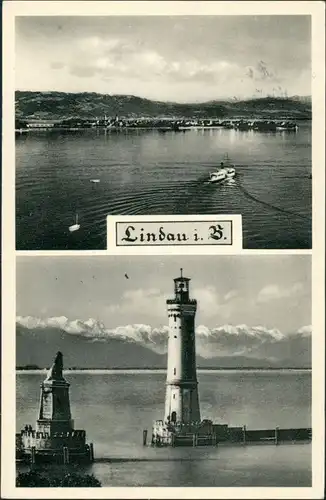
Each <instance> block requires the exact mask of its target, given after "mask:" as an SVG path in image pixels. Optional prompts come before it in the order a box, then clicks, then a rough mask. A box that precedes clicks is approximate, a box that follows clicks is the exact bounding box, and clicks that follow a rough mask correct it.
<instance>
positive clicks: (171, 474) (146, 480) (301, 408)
mask: <svg viewBox="0 0 326 500" xmlns="http://www.w3.org/2000/svg"><path fill="white" fill-rule="evenodd" d="M43 378H44V374H43V375H42V374H28V373H24V374H19V375H17V429H20V428H22V427H23V426H24V425H25V423H33V422H35V419H36V415H37V409H38V401H39V383H40V382H41V381H42V380H43ZM66 378H67V380H68V381H69V382H70V383H71V391H70V392H71V406H72V414H73V418H74V419H75V428H77V429H78V428H80V429H86V431H87V435H88V440H89V441H90V442H93V443H94V446H95V455H96V457H98V458H101V459H106V461H101V462H99V463H95V464H93V465H92V466H91V470H92V471H93V472H94V474H95V475H96V476H97V477H98V478H99V479H100V481H101V482H102V484H103V485H107V486H167V485H168V486H309V485H310V483H311V463H310V462H311V446H310V444H294V445H288V444H282V445H279V446H273V445H264V446H246V447H243V446H235V447H222V446H220V447H217V448H211V447H208V448H205V447H199V448H196V449H194V448H161V449H159V448H151V447H150V446H148V447H143V446H142V430H143V429H146V428H147V429H149V430H150V428H151V424H152V421H153V420H155V419H157V418H161V417H162V412H163V404H164V394H165V387H164V382H165V373H154V372H153V373H152V372H149V373H143V372H142V373H132V374H130V373H126V372H124V373H120V372H115V373H105V374H104V373H99V374H97V375H96V374H94V373H93V374H91V373H78V374H77V373H70V374H67V375H66ZM199 395H200V401H201V411H202V418H210V419H212V420H214V422H216V423H228V424H229V425H234V426H237V425H244V424H246V425H247V427H248V428H251V429H254V428H256V429H259V428H261V429H262V428H273V427H275V426H276V425H278V426H279V427H305V426H307V427H310V426H311V374H310V373H309V372H298V371H292V372H291V371H282V372H278V371H277V372H270V371H269V372H263V371H261V372H257V371H256V372H255V373H250V372H241V371H238V372H237V371H234V372H232V373H228V372H210V373H200V374H199ZM111 458H114V459H115V460H113V461H112V462H110V459H111ZM117 459H128V460H127V461H125V460H122V461H120V460H117Z"/></svg>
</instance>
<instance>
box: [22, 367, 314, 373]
mask: <svg viewBox="0 0 326 500" xmlns="http://www.w3.org/2000/svg"><path fill="white" fill-rule="evenodd" d="M47 370H49V368H21V367H18V368H16V372H17V373H44V372H46V371H47ZM197 371H198V372H199V373H200V372H202V373H203V372H214V371H248V372H250V371H262V372H266V371H311V368H298V367H296V368H294V367H290V368H276V367H275V368H273V367H270V368H255V367H249V368H241V367H240V368H212V367H209V368H197ZM77 372H85V373H87V372H92V373H93V372H101V373H110V372H156V373H165V372H166V369H165V368H68V369H65V370H64V373H77Z"/></svg>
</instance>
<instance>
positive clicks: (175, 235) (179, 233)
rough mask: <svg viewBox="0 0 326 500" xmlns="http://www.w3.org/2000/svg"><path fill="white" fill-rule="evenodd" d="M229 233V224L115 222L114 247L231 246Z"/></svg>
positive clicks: (225, 222)
mask: <svg viewBox="0 0 326 500" xmlns="http://www.w3.org/2000/svg"><path fill="white" fill-rule="evenodd" d="M232 229H233V227H232V221H231V220H225V221H222V220H219V221H213V220H210V221H205V220H198V221H179V222H164V221H163V222H159V221H158V222H153V221H150V220H148V221H141V222H116V245H117V246H139V245H141V246H161V245H232V243H233V241H232V236H233V231H232Z"/></svg>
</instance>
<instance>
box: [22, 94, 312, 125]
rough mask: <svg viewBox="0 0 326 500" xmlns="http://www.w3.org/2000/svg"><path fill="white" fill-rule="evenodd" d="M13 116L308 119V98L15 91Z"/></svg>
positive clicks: (32, 117)
mask: <svg viewBox="0 0 326 500" xmlns="http://www.w3.org/2000/svg"><path fill="white" fill-rule="evenodd" d="M15 109H16V111H15V113H16V119H23V118H25V119H26V118H28V119H47V120H50V119H51V120H61V119H67V118H72V117H79V118H95V117H103V116H104V115H107V116H115V115H119V116H125V117H134V118H135V117H140V116H144V117H158V116H161V117H162V116H164V117H198V118H199V117H207V118H210V117H215V118H232V117H240V116H241V117H251V118H278V117H279V116H286V117H287V118H289V119H290V118H294V119H297V120H305V119H306V120H307V119H308V120H309V119H311V98H310V97H309V96H303V97H300V96H294V97H291V98H280V97H264V98H253V99H248V100H236V99H230V100H214V101H208V102H203V103H189V104H180V103H174V102H162V101H152V100H149V99H145V98H142V97H137V96H133V95H109V94H97V93H93V92H83V93H66V92H35V91H20V90H17V91H16V93H15Z"/></svg>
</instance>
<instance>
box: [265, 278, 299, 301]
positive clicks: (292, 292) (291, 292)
mask: <svg viewBox="0 0 326 500" xmlns="http://www.w3.org/2000/svg"><path fill="white" fill-rule="evenodd" d="M303 292H304V286H303V284H302V283H294V284H293V285H292V286H290V287H288V288H281V287H280V286H279V285H275V284H271V285H267V286H265V287H263V288H262V289H261V290H260V291H259V293H258V295H257V303H259V304H262V303H267V302H271V301H272V300H280V299H290V298H295V297H299V296H301V295H302V293H303Z"/></svg>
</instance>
